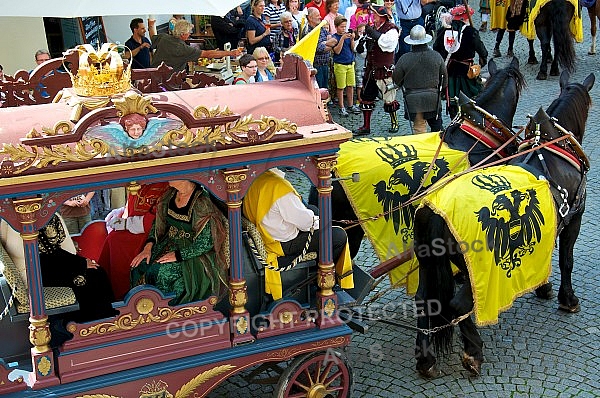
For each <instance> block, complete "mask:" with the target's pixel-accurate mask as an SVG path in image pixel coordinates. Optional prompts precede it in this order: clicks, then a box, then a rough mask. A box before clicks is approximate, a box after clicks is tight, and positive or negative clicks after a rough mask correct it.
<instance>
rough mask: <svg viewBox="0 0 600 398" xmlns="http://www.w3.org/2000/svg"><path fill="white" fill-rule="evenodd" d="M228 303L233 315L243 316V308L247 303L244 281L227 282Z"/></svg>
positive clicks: (244, 310)
mask: <svg viewBox="0 0 600 398" xmlns="http://www.w3.org/2000/svg"><path fill="white" fill-rule="evenodd" d="M229 287H230V290H229V302H230V303H231V306H232V307H233V313H234V314H243V313H244V312H246V309H245V308H244V306H245V305H246V302H247V301H248V292H247V287H246V281H245V280H242V281H240V282H229Z"/></svg>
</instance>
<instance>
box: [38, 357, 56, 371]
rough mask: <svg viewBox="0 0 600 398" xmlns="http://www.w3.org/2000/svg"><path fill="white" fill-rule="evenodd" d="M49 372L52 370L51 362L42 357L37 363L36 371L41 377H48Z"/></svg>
mask: <svg viewBox="0 0 600 398" xmlns="http://www.w3.org/2000/svg"><path fill="white" fill-rule="evenodd" d="M51 370H52V362H50V359H49V358H48V356H46V355H44V356H43V357H40V358H39V359H38V361H37V371H38V372H39V373H40V374H41V375H42V376H48V375H49V374H50V371H51Z"/></svg>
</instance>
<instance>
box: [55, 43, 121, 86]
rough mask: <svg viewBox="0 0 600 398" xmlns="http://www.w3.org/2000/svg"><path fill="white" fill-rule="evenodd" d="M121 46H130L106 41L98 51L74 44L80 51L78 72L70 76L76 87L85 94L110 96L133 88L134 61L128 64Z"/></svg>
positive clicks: (86, 45) (85, 45)
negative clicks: (132, 71)
mask: <svg viewBox="0 0 600 398" xmlns="http://www.w3.org/2000/svg"><path fill="white" fill-rule="evenodd" d="M119 49H125V50H126V51H129V49H128V48H127V47H125V46H119V45H117V44H114V43H105V44H103V45H102V47H101V48H100V49H98V50H94V48H93V47H92V46H91V45H90V44H82V45H79V46H77V47H75V50H76V51H77V52H78V53H79V66H78V70H77V74H76V75H73V74H72V73H71V72H70V71H69V68H65V69H66V70H67V73H69V75H70V76H71V82H72V83H73V90H74V91H75V93H77V94H78V95H80V96H82V97H108V96H112V95H115V94H121V93H125V92H126V91H127V90H129V89H130V88H131V64H129V65H125V64H124V62H123V58H121V55H120V54H119Z"/></svg>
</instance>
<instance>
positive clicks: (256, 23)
mask: <svg viewBox="0 0 600 398" xmlns="http://www.w3.org/2000/svg"><path fill="white" fill-rule="evenodd" d="M251 30H253V31H254V37H258V36H260V35H262V34H263V33H265V31H266V30H267V28H266V27H265V24H264V22H263V21H262V19H258V18H256V17H255V16H254V15H250V17H249V18H248V19H247V20H246V32H249V31H251ZM247 47H248V54H252V52H254V49H255V48H256V47H265V48H266V49H267V51H269V49H270V47H271V36H265V37H263V38H262V39H261V40H260V41H259V42H257V43H255V44H250V43H249V42H248V46H247Z"/></svg>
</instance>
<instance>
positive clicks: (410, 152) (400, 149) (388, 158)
mask: <svg viewBox="0 0 600 398" xmlns="http://www.w3.org/2000/svg"><path fill="white" fill-rule="evenodd" d="M375 153H377V155H378V156H379V157H380V158H381V159H382V160H383V161H384V162H387V163H389V164H390V165H391V166H392V167H393V168H396V167H398V166H400V165H401V164H404V163H408V162H412V161H414V160H417V159H418V158H419V156H418V155H417V150H416V149H415V147H414V146H413V145H406V144H398V145H390V144H386V146H385V147H379V148H377V149H376V150H375Z"/></svg>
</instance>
